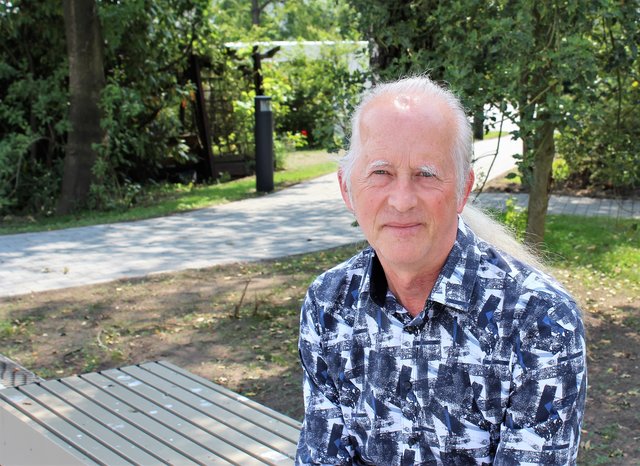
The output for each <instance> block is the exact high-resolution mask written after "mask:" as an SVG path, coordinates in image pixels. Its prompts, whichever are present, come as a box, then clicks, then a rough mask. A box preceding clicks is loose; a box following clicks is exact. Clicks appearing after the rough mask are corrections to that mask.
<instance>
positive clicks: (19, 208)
mask: <svg viewBox="0 0 640 466" xmlns="http://www.w3.org/2000/svg"><path fill="white" fill-rule="evenodd" d="M0 37H2V40H1V41H0V214H1V215H6V214H7V213H15V212H29V213H39V214H45V215H46V214H48V213H50V212H51V211H53V209H54V206H55V203H56V200H57V198H58V196H59V194H60V185H59V174H60V172H61V165H60V160H62V158H63V156H64V150H63V148H64V140H65V134H66V129H67V123H66V107H67V102H68V99H67V73H68V67H67V62H66V58H65V53H64V46H65V38H64V28H63V16H62V5H61V4H60V3H59V2H48V1H45V0H33V1H26V2H24V1H20V0H13V1H12V2H0Z"/></svg>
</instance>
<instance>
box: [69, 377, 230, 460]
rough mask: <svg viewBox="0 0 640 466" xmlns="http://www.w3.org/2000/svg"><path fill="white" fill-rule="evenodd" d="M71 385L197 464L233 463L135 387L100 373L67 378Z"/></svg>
mask: <svg viewBox="0 0 640 466" xmlns="http://www.w3.org/2000/svg"><path fill="white" fill-rule="evenodd" d="M64 381H65V383H69V385H70V386H71V387H73V388H74V389H75V390H78V391H80V392H81V393H84V394H87V395H88V396H90V397H92V399H93V400H94V401H96V402H99V403H100V404H101V405H102V406H103V407H105V408H107V409H112V410H113V411H114V412H116V413H118V414H120V415H122V416H123V417H124V418H125V419H127V421H128V422H130V423H132V424H135V425H136V426H137V427H138V428H139V429H141V430H143V431H145V432H147V433H148V434H150V435H153V436H154V437H155V438H156V439H158V440H160V441H162V442H164V443H165V444H166V445H170V446H171V447H172V448H175V449H176V450H177V451H179V452H180V453H181V454H183V455H184V456H185V457H187V458H189V459H190V460H191V461H194V462H196V463H205V464H216V465H230V464H237V463H234V462H230V461H227V460H225V458H223V457H222V456H221V455H219V454H217V453H214V452H212V451H211V450H209V449H207V448H205V447H203V446H202V445H201V444H200V443H199V442H196V441H195V440H196V439H193V438H190V437H189V435H188V434H187V433H186V432H185V431H184V429H183V427H184V422H183V421H182V419H179V418H176V417H175V416H174V415H172V414H171V413H170V412H168V411H167V410H166V409H165V407H164V406H163V405H162V404H159V403H151V402H149V401H148V400H146V399H144V398H143V397H140V396H138V395H137V394H136V393H133V392H132V391H131V390H128V389H126V388H124V387H122V386H121V385H119V384H115V383H113V381H112V380H110V379H108V378H106V377H104V376H102V375H101V374H97V373H90V374H83V375H81V376H78V377H75V378H69V379H64Z"/></svg>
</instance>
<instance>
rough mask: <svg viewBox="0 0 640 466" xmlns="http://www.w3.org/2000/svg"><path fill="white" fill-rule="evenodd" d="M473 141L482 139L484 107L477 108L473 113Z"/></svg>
mask: <svg viewBox="0 0 640 466" xmlns="http://www.w3.org/2000/svg"><path fill="white" fill-rule="evenodd" d="M473 139H475V140H476V141H482V140H483V139H484V107H478V108H476V110H475V111H474V112H473Z"/></svg>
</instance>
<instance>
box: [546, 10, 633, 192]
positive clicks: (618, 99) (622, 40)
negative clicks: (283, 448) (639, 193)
mask: <svg viewBox="0 0 640 466" xmlns="http://www.w3.org/2000/svg"><path fill="white" fill-rule="evenodd" d="M609 3H610V2H605V5H608V4H609ZM589 38H590V40H591V42H592V44H593V48H594V50H595V57H596V59H597V60H598V64H599V70H600V72H599V76H598V79H597V80H595V81H594V83H593V84H592V90H593V96H592V98H591V99H585V100H582V101H576V102H575V103H574V111H573V113H572V114H571V121H570V122H571V124H570V125H569V126H568V127H567V128H565V129H564V131H563V132H562V133H561V135H560V138H559V144H558V150H559V151H560V153H561V154H562V155H563V157H564V158H565V160H566V161H567V164H568V165H569V168H570V171H571V176H570V181H571V182H573V183H574V184H575V185H576V186H577V187H588V186H597V187H604V188H608V189H613V190H615V191H616V192H617V193H618V194H625V193H626V192H627V191H631V190H634V189H638V188H640V125H639V124H638V118H637V113H638V111H637V109H638V106H639V105H640V84H639V81H640V60H639V56H638V43H639V42H640V16H639V15H638V11H637V5H635V6H634V5H633V3H619V4H617V3H616V4H615V8H613V7H612V6H610V7H609V8H608V9H607V10H604V11H603V12H602V14H601V15H600V17H599V18H598V21H597V22H596V23H595V27H594V28H593V30H592V31H591V34H590V35H589Z"/></svg>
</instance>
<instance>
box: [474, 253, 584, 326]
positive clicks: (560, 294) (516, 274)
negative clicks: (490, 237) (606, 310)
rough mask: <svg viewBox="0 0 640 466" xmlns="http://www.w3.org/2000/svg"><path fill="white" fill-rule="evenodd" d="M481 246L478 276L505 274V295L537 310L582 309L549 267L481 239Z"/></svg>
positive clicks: (506, 297)
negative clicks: (526, 260) (520, 257)
mask: <svg viewBox="0 0 640 466" xmlns="http://www.w3.org/2000/svg"><path fill="white" fill-rule="evenodd" d="M479 248H480V251H481V259H480V267H479V272H478V276H479V277H480V278H482V279H485V280H486V281H491V280H492V279H494V278H495V277H501V281H502V282H503V283H502V286H503V287H504V288H503V291H504V293H505V299H507V300H512V301H513V304H519V305H522V306H524V307H526V308H527V310H528V311H529V312H534V313H536V314H537V313H540V314H546V313H547V312H549V311H550V310H552V309H555V310H556V311H557V312H561V313H564V312H568V313H571V314H575V313H579V309H578V305H577V303H576V300H575V299H574V298H573V296H571V294H570V293H569V292H568V291H567V290H566V289H565V288H564V286H563V285H562V284H561V283H560V282H558V281H557V280H556V279H555V278H554V277H553V276H551V275H550V274H549V273H548V272H547V271H545V270H542V269H540V268H538V267H536V266H533V265H530V264H528V263H525V262H523V261H521V260H519V259H516V258H514V257H513V256H511V255H509V254H508V253H506V252H503V251H501V250H500V249H497V248H496V247H494V246H493V245H491V244H489V243H486V242H482V241H481V242H480V243H479ZM530 317H533V316H530Z"/></svg>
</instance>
